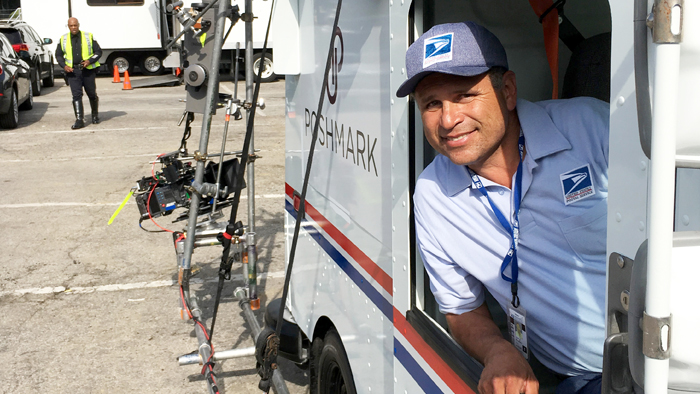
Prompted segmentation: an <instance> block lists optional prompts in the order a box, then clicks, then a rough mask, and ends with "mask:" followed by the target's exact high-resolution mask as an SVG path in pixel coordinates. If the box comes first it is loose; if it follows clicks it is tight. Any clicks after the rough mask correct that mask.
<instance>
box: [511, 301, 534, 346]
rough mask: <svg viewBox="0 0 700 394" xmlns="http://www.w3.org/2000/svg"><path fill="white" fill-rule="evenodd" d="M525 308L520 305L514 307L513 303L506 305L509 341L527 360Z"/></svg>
mask: <svg viewBox="0 0 700 394" xmlns="http://www.w3.org/2000/svg"><path fill="white" fill-rule="evenodd" d="M526 317H527V315H526V313H525V308H523V307H522V305H521V306H519V307H517V308H514V307H513V305H509V306H508V330H509V331H510V342H511V343H512V344H513V346H515V348H516V349H518V351H519V352H520V354H522V356H523V357H525V360H529V359H530V357H529V354H530V348H529V347H528V346H527V330H528V327H527V324H526V323H525V320H526Z"/></svg>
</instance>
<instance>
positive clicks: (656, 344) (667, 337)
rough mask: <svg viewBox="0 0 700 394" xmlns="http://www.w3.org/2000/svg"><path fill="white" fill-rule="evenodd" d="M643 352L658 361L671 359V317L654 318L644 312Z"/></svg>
mask: <svg viewBox="0 0 700 394" xmlns="http://www.w3.org/2000/svg"><path fill="white" fill-rule="evenodd" d="M642 332H643V334H642V352H643V353H644V355H645V356H647V357H649V358H653V359H656V360H667V359H669V358H670V357H671V316H668V317H653V316H649V315H647V313H646V312H644V317H642Z"/></svg>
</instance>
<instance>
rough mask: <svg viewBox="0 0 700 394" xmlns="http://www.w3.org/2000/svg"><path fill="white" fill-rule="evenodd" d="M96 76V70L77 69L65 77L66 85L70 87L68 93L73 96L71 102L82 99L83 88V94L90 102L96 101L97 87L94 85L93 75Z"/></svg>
mask: <svg viewBox="0 0 700 394" xmlns="http://www.w3.org/2000/svg"><path fill="white" fill-rule="evenodd" d="M96 74H97V69H92V70H88V69H82V70H81V69H79V68H74V69H73V72H72V73H68V74H67V75H66V79H67V80H68V84H69V85H70V91H71V93H72V94H73V101H80V100H82V99H83V88H85V94H87V96H88V98H89V99H90V100H95V99H97V86H96V85H95V75H96Z"/></svg>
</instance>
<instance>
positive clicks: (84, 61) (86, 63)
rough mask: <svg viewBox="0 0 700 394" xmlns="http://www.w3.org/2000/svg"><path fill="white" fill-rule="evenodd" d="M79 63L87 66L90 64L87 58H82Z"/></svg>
mask: <svg viewBox="0 0 700 394" xmlns="http://www.w3.org/2000/svg"><path fill="white" fill-rule="evenodd" d="M80 64H81V65H82V66H83V67H87V66H89V65H90V61H89V60H83V61H82V62H80Z"/></svg>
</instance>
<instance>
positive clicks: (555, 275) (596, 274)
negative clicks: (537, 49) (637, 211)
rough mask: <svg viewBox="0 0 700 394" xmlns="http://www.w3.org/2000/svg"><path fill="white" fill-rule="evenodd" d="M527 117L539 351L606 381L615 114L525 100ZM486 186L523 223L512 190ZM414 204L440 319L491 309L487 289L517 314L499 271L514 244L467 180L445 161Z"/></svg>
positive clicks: (525, 228)
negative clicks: (609, 211) (602, 374)
mask: <svg viewBox="0 0 700 394" xmlns="http://www.w3.org/2000/svg"><path fill="white" fill-rule="evenodd" d="M516 109H517V111H518V117H519V119H520V124H521V127H522V130H523V135H524V136H525V148H526V154H525V158H524V161H523V180H522V188H523V189H522V200H521V201H522V202H521V207H520V214H519V220H520V242H519V246H518V267H519V278H518V295H519V297H520V302H521V304H522V306H523V307H524V308H525V310H526V311H527V329H528V342H529V346H530V349H531V351H532V352H533V353H534V355H535V356H536V357H537V358H538V359H539V360H540V361H541V362H542V363H543V364H544V365H545V366H547V367H548V368H550V369H551V370H553V371H555V372H558V373H560V374H565V375H579V374H581V373H585V372H599V371H601V369H602V363H603V342H604V340H605V271H606V257H605V256H606V251H605V245H606V225H607V195H608V131H609V106H608V104H606V103H604V102H602V101H599V100H596V99H592V98H576V99H570V100H554V101H544V102H539V103H531V102H528V101H525V100H518V103H517V107H516ZM513 178H515V177H513ZM481 179H482V181H483V183H484V186H485V187H486V189H487V190H488V193H489V196H490V197H491V199H492V200H493V201H494V203H495V204H496V206H497V207H498V208H499V209H500V210H501V212H503V213H504V215H506V217H511V218H512V215H513V209H512V201H511V189H509V188H506V187H503V186H500V185H498V184H496V183H494V182H491V181H490V180H488V179H485V178H483V177H482V178H481ZM414 202H415V219H416V235H417V238H418V245H419V249H420V252H421V256H422V257H423V261H424V263H425V268H426V270H427V272H428V274H429V276H430V286H431V289H432V291H433V294H435V298H436V300H437V302H438V304H439V306H440V310H441V311H442V312H443V313H453V314H462V313H464V312H468V311H471V310H473V309H476V308H477V307H479V306H480V305H481V304H482V303H483V302H484V286H485V287H486V288H487V289H488V290H489V291H490V292H491V294H492V295H493V296H494V297H495V299H496V300H497V301H498V302H499V303H500V305H501V307H502V308H504V310H507V307H508V304H509V303H510V301H511V298H512V297H511V291H510V283H508V282H506V281H505V280H503V279H502V278H501V275H500V271H499V267H500V265H501V263H502V262H503V257H504V256H505V254H506V252H507V251H508V249H509V247H510V243H511V237H510V235H509V234H508V233H507V232H506V230H505V229H504V228H503V226H502V225H501V224H500V222H499V221H498V219H497V218H496V216H495V214H494V213H493V210H492V209H491V207H490V205H489V203H488V201H487V200H486V198H485V197H484V196H483V195H482V194H481V193H480V192H479V190H478V189H477V188H476V187H475V186H473V184H472V181H471V179H470V177H469V174H468V173H467V170H466V168H465V167H464V166H458V165H455V164H453V163H452V162H451V161H450V160H449V159H448V158H447V157H445V156H442V155H439V156H438V157H436V158H435V160H434V161H433V162H432V163H431V164H430V165H429V166H428V167H427V168H426V169H425V170H424V171H423V173H422V174H421V176H420V178H419V180H418V182H417V184H416V190H415V195H414ZM508 213H510V216H509V215H508ZM506 273H507V274H509V275H510V269H507V270H506Z"/></svg>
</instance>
